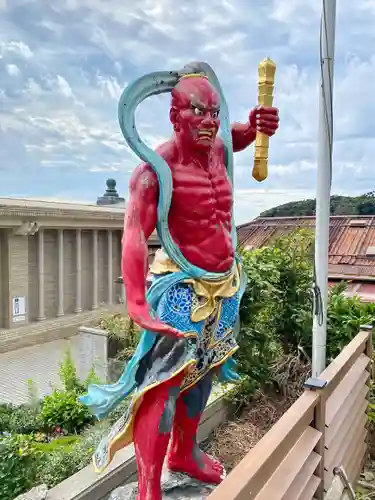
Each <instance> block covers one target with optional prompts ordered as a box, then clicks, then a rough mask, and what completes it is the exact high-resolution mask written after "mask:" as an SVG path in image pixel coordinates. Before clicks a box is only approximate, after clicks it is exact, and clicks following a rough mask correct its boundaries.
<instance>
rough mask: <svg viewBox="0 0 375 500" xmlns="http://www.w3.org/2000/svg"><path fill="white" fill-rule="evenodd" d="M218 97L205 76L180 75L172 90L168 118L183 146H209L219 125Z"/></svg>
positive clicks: (205, 147)
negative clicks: (183, 76) (184, 76)
mask: <svg viewBox="0 0 375 500" xmlns="http://www.w3.org/2000/svg"><path fill="white" fill-rule="evenodd" d="M219 113H220V98H219V95H218V93H217V92H216V90H215V89H214V87H213V86H212V85H211V84H210V82H209V81H208V80H207V78H205V77H201V76H196V77H189V78H184V79H182V80H181V81H180V82H179V84H178V85H177V86H176V88H175V89H174V90H173V92H172V107H171V113H170V117H171V121H172V124H173V127H174V130H175V132H176V134H177V135H178V136H179V138H180V140H181V141H182V143H183V144H184V145H186V146H189V147H191V146H195V147H199V148H204V149H207V148H210V147H211V146H212V145H213V143H214V141H215V138H216V135H217V132H218V130H219V127H220V118H219Z"/></svg>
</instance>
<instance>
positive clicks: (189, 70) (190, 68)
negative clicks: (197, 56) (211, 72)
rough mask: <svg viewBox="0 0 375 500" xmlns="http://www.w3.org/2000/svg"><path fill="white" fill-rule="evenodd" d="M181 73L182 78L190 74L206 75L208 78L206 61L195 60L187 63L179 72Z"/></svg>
mask: <svg viewBox="0 0 375 500" xmlns="http://www.w3.org/2000/svg"><path fill="white" fill-rule="evenodd" d="M179 74H180V78H184V77H185V76H189V75H196V76H205V77H206V78H207V75H206V71H205V63H202V62H200V61H193V62H190V63H188V64H186V65H185V66H184V67H183V68H182V70H181V71H180V72H179Z"/></svg>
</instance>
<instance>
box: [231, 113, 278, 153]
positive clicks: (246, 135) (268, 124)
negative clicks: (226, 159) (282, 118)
mask: <svg viewBox="0 0 375 500" xmlns="http://www.w3.org/2000/svg"><path fill="white" fill-rule="evenodd" d="M278 126H279V111H278V109H277V108H264V107H261V106H257V107H256V108H253V109H252V110H251V111H250V114H249V121H248V122H247V123H233V125H232V141H233V151H234V152H235V153H238V152H239V151H243V150H244V149H246V148H247V147H248V146H250V144H252V143H253V142H254V141H255V138H256V135H257V131H258V130H259V132H263V133H264V134H267V135H268V136H270V137H271V136H272V135H273V134H274V133H275V132H276V130H277V129H278Z"/></svg>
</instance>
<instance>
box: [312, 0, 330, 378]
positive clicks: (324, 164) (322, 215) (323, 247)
mask: <svg viewBox="0 0 375 500" xmlns="http://www.w3.org/2000/svg"><path fill="white" fill-rule="evenodd" d="M335 26H336V0H323V14H322V25H321V42H320V43H321V84H320V95H319V139H318V140H319V144H318V163H317V193H316V229H315V266H316V285H317V286H318V289H320V295H321V299H322V300H321V305H322V309H323V310H322V311H321V312H322V314H315V316H314V325H313V353H312V354H313V356H312V375H313V377H317V376H319V375H320V373H321V372H322V371H323V370H324V368H325V367H326V339H327V302H328V245H329V216H330V194H331V174H332V170H331V167H332V143H333V113H332V94H333V61H334V52H335ZM316 312H317V311H316Z"/></svg>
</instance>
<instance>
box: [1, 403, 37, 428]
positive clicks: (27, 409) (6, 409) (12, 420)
mask: <svg viewBox="0 0 375 500" xmlns="http://www.w3.org/2000/svg"><path fill="white" fill-rule="evenodd" d="M42 429H43V421H42V419H41V416H40V408H39V407H31V406H27V405H20V406H13V405H1V406H0V432H10V433H13V434H32V433H34V432H39V431H41V430H42Z"/></svg>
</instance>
